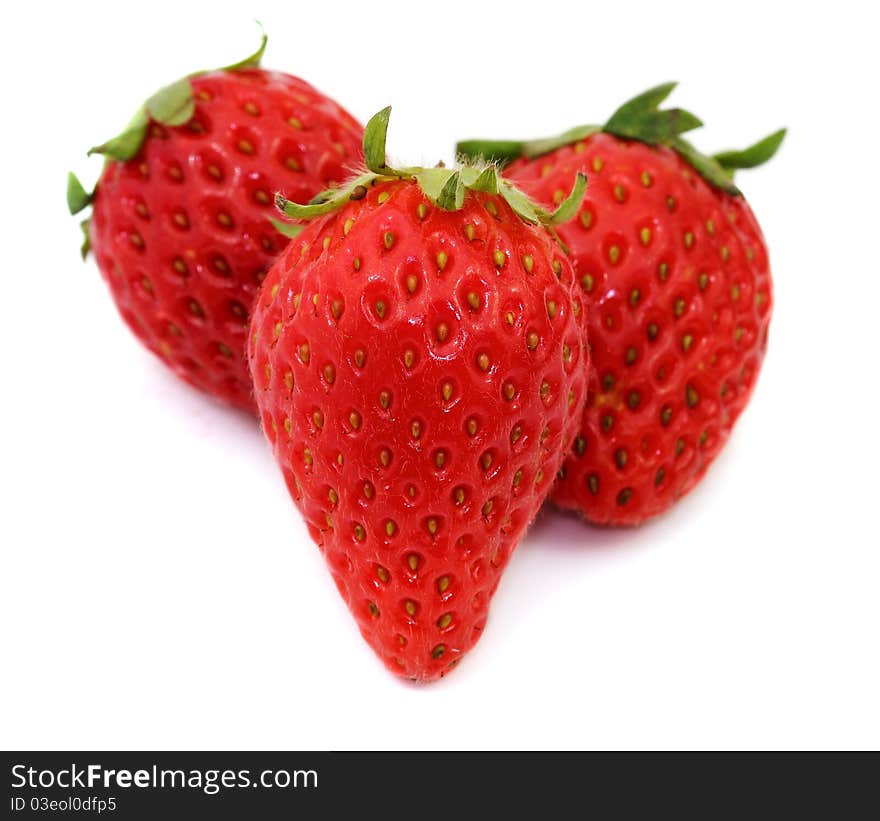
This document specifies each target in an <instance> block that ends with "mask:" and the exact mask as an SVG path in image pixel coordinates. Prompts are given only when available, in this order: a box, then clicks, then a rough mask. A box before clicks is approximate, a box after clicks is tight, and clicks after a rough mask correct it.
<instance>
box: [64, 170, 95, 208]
mask: <svg viewBox="0 0 880 821" xmlns="http://www.w3.org/2000/svg"><path fill="white" fill-rule="evenodd" d="M94 195H95V192H94V191H92V192H88V191H86V189H85V188H83V184H82V183H81V182H80V181H79V179H78V178H77V176H76V174H74V173H73V172H72V171H68V172H67V210H68V211H70V213H71V214H78V213H79V212H80V211H82V210H83V209H84V208H88V207H89V206H90V205H91V204H92V199H93V198H94Z"/></svg>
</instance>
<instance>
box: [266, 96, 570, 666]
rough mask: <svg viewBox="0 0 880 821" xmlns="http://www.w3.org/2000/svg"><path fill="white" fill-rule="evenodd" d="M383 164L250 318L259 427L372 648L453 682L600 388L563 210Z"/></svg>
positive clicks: (373, 158) (299, 250)
mask: <svg viewBox="0 0 880 821" xmlns="http://www.w3.org/2000/svg"><path fill="white" fill-rule="evenodd" d="M388 114H389V109H386V110H384V111H382V112H380V113H379V114H378V115H376V117H374V118H373V119H372V120H371V121H370V123H369V124H368V125H367V128H366V132H365V136H364V154H365V157H366V161H367V168H368V169H369V170H368V171H367V173H365V174H364V175H362V176H360V177H357V178H356V179H354V180H352V181H350V182H349V183H348V184H347V185H345V186H344V187H343V188H341V189H335V190H331V191H329V192H327V193H326V194H325V195H324V196H323V197H320V196H319V197H318V198H316V200H315V201H313V203H312V204H310V205H308V206H298V205H295V204H293V203H290V202H287V201H285V200H284V199H283V198H280V199H279V206H280V207H282V208H283V209H284V210H285V212H286V213H287V214H288V215H290V216H294V217H298V218H313V221H311V222H310V223H309V224H308V226H307V227H306V228H305V230H303V232H302V233H301V234H300V236H299V237H298V238H297V239H296V240H294V241H293V242H291V244H290V246H289V247H288V249H287V251H286V252H285V253H284V254H283V255H282V256H281V257H280V258H279V260H278V262H277V263H276V264H275V265H274V266H273V267H272V269H271V270H270V271H269V275H268V277H267V278H266V281H265V283H264V284H263V287H262V289H261V293H260V296H259V298H258V300H257V303H256V306H255V309H254V316H253V319H252V321H251V333H252V341H251V343H250V346H249V357H250V363H251V371H252V374H253V378H254V390H255V395H256V401H257V405H258V406H259V410H260V414H261V417H262V423H263V428H264V430H265V433H266V435H267V437H268V439H269V441H270V442H271V444H272V446H273V448H274V452H275V456H276V458H277V460H278V462H279V463H280V465H281V469H282V472H283V475H284V478H285V479H286V482H287V486H288V488H289V490H290V493H291V495H292V497H293V499H294V501H295V502H296V504H297V506H298V507H299V509H300V511H301V512H302V513H303V516H304V517H305V520H306V522H307V524H308V528H309V531H310V533H311V535H312V537H313V539H314V540H315V541H316V542H317V543H318V545H319V546H320V548H321V550H322V551H323V553H324V555H325V557H326V560H327V563H328V565H329V567H330V570H331V573H332V574H333V577H334V579H335V581H336V584H337V587H338V588H339V591H340V593H341V594H342V596H343V598H344V599H345V601H346V602H347V604H348V606H349V608H350V609H351V611H352V613H353V614H354V617H355V619H356V620H357V623H358V625H359V627H360V629H361V632H362V634H363V635H364V637H365V639H366V640H367V642H368V643H369V644H370V646H371V647H372V648H373V649H374V651H375V652H376V653H377V654H378V655H379V657H380V658H381V659H382V661H383V662H384V663H385V664H386V665H387V666H388V667H389V669H391V670H392V671H393V672H395V673H398V674H399V675H401V676H405V677H409V678H412V679H418V680H431V679H434V678H437V677H439V676H442V675H443V674H444V673H445V672H446V671H447V670H449V669H450V668H451V667H452V666H453V665H454V664H456V662H458V660H459V659H460V658H461V656H462V655H463V654H464V653H465V652H467V651H468V650H469V649H470V648H471V647H472V646H473V645H474V643H475V642H476V641H477V639H478V638H479V637H480V634H481V633H482V631H483V627H484V625H485V623H486V616H487V610H488V607H489V600H490V599H491V597H492V594H493V593H494V591H495V588H496V586H497V584H498V581H499V578H500V576H501V573H502V571H503V570H504V567H505V565H506V563H507V561H508V559H509V558H510V554H511V551H512V550H513V548H514V546H515V545H516V543H517V541H518V540H519V538H520V536H521V535H522V534H523V531H524V530H525V528H526V527H527V525H528V524H529V522H530V521H531V520H532V518H533V517H534V516H535V514H536V513H537V511H538V509H539V507H540V505H541V503H542V500H543V499H544V497H545V495H546V494H547V492H548V490H549V488H550V486H551V484H552V482H553V477H554V475H555V473H556V471H557V469H558V468H559V466H560V465H561V463H562V459H563V458H564V455H565V451H566V450H567V446H568V444H569V442H570V441H571V438H572V437H573V436H574V433H575V431H576V429H577V425H578V420H579V418H580V413H581V408H582V404H583V400H584V398H585V395H586V379H585V369H584V368H583V361H584V357H585V356H586V351H585V349H584V348H583V343H582V341H581V340H582V328H581V327H579V326H580V319H581V318H582V316H583V311H582V309H581V304H580V298H579V296H578V295H577V294H576V293H573V292H574V291H576V286H575V285H574V281H573V272H572V268H571V265H570V263H569V262H568V260H567V259H566V257H565V254H564V253H563V252H562V250H561V249H560V248H559V246H557V245H556V243H555V242H554V240H553V238H552V237H551V236H550V234H549V233H548V232H547V231H545V230H544V229H543V228H541V227H540V226H539V225H537V224H536V223H538V222H542V223H550V224H552V223H557V222H559V221H561V220H562V219H564V218H566V217H570V216H572V215H573V214H574V211H575V209H576V206H577V202H578V200H579V198H580V197H581V196H582V195H583V185H584V184H585V180H584V179H583V177H580V176H579V177H578V178H577V182H576V185H575V190H574V191H573V192H572V194H571V196H570V197H569V198H568V199H566V200H565V202H563V204H562V205H561V206H560V208H559V209H558V210H557V212H556V213H555V214H554V215H550V214H547V213H546V212H543V211H541V210H539V209H535V208H534V207H533V206H532V204H531V203H530V202H529V201H528V200H527V199H526V198H525V197H523V195H522V194H520V193H519V192H518V191H517V190H516V189H515V188H514V187H513V186H512V185H511V184H510V183H509V182H507V181H502V180H499V179H498V177H497V175H496V173H495V168H494V167H493V166H488V167H486V168H485V169H478V168H474V167H464V168H461V169H459V170H452V169H446V168H434V169H420V168H406V169H402V170H397V169H394V168H391V167H390V166H388V165H387V164H386V161H385V130H386V128H387V122H388Z"/></svg>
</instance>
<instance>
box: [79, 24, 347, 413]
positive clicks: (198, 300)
mask: <svg viewBox="0 0 880 821" xmlns="http://www.w3.org/2000/svg"><path fill="white" fill-rule="evenodd" d="M265 45H266V38H265V37H264V38H263V42H262V43H261V46H260V49H259V50H258V51H257V53H256V54H254V55H252V56H251V57H249V58H247V59H246V60H244V61H242V62H240V63H237V64H235V65H233V66H230V67H228V68H225V69H221V70H219V71H212V72H207V73H199V74H195V75H192V76H191V77H188V78H185V79H183V80H180V81H178V82H176V83H174V84H172V85H170V86H168V87H166V88H164V89H162V90H161V91H160V92H159V93H157V94H156V95H154V96H153V97H152V98H150V100H148V101H147V103H146V104H145V105H144V107H143V108H142V109H140V110H139V111H138V113H137V115H136V116H135V118H134V120H133V121H132V122H131V123H130V124H129V125H128V126H127V127H126V129H125V130H124V131H123V132H122V134H120V135H119V136H118V137H116V138H114V139H112V140H110V141H108V142H107V143H105V144H104V145H102V146H98V147H96V148H94V149H92V151H91V152H90V153H99V154H103V155H104V156H105V157H106V162H105V165H104V169H103V172H102V174H101V177H100V180H99V181H98V184H97V186H96V187H95V190H94V191H93V192H92V193H91V194H88V193H86V191H85V190H84V189H83V187H82V185H81V184H80V183H79V182H78V181H77V180H76V178H75V177H73V176H72V175H71V176H70V178H69V181H68V203H69V205H70V210H71V212H72V213H76V212H78V211H80V210H82V209H84V208H85V207H86V206H88V205H90V204H91V205H92V206H93V212H92V216H91V218H90V219H89V220H86V221H85V222H84V230H85V231H86V244H85V246H84V248H83V252H84V253H85V252H86V251H88V250H89V248H91V250H93V251H94V254H95V259H96V261H97V264H98V268H99V269H100V271H101V274H102V276H103V277H104V279H105V280H106V282H107V284H108V286H109V288H110V291H111V294H112V296H113V299H114V301H115V302H116V305H117V308H118V309H119V312H120V314H121V315H122V318H123V319H124V320H125V322H126V324H127V325H128V326H129V327H130V328H131V330H132V331H133V332H134V334H135V335H136V336H137V337H138V338H139V339H140V340H141V342H143V344H144V345H146V347H147V348H149V349H150V350H151V351H152V352H153V353H154V354H156V355H157V356H159V357H160V358H161V359H162V361H163V362H165V364H167V365H168V366H169V367H170V368H172V369H173V370H174V372H175V373H177V375H178V376H180V377H181V378H182V379H184V380H186V381H187V382H189V383H190V384H192V385H195V386H196V387H198V388H201V389H202V390H204V391H207V392H208V393H211V394H214V395H215V396H218V397H220V398H221V399H224V400H226V401H228V402H230V403H232V404H234V405H238V406H240V407H242V408H246V409H249V410H251V409H253V398H252V395H251V393H252V391H251V385H250V377H249V374H248V372H247V362H246V356H245V340H246V333H247V322H248V317H249V315H250V310H251V304H252V302H253V299H254V296H255V294H256V291H257V289H258V287H259V284H260V282H261V280H262V278H263V277H264V276H265V274H266V271H267V270H268V269H269V267H270V266H271V265H272V263H273V262H274V261H275V259H276V258H277V256H278V254H279V253H280V252H281V251H282V250H283V248H284V247H285V245H286V244H287V242H288V238H287V236H285V234H284V233H283V232H282V231H280V230H279V228H278V225H277V224H276V222H277V221H275V220H274V219H273V218H274V216H275V212H274V208H273V198H274V195H275V192H276V191H279V190H280V191H283V192H285V193H286V194H287V195H288V196H291V197H294V198H297V199H308V198H310V197H311V196H313V195H314V194H316V193H317V192H318V191H320V190H322V189H323V188H325V187H326V186H327V185H329V184H331V183H334V182H340V181H341V180H342V179H344V178H345V177H346V176H347V175H348V173H349V169H350V168H351V167H353V166H355V165H357V163H358V162H360V140H361V137H362V129H361V127H360V125H359V124H358V123H357V122H356V121H355V120H354V119H353V118H352V117H351V116H349V114H348V113H347V112H345V111H344V110H343V109H342V108H341V107H340V106H339V105H338V104H337V103H335V102H334V101H333V100H331V99H329V98H328V97H325V96H324V95H322V94H320V93H319V92H318V91H316V90H315V89H314V88H312V87H311V86H310V85H308V84H307V83H306V82H304V81H303V80H300V79H298V78H296V77H292V76H290V75H287V74H281V73H278V72H272V71H266V70H263V69H260V68H259V67H258V65H259V61H260V58H261V56H262V52H263V49H264V48H265Z"/></svg>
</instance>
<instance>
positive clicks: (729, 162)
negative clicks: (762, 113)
mask: <svg viewBox="0 0 880 821" xmlns="http://www.w3.org/2000/svg"><path fill="white" fill-rule="evenodd" d="M675 87H676V83H663V84H662V85H659V86H655V87H654V88H651V89H648V90H647V91H645V92H642V93H641V94H639V95H637V96H636V97H633V98H632V99H631V100H628V101H627V102H625V103H624V104H623V105H622V106H620V107H619V108H618V109H617V111H615V112H614V114H612V115H611V117H610V118H609V119H608V122H607V123H605V125H604V126H597V125H582V126H577V127H576V128H572V129H570V130H568V131H566V132H564V133H563V134H560V135H558V136H556V137H550V138H547V139H539V140H463V141H461V142H459V143H458V144H457V146H456V153H457V154H458V155H459V157H461V158H462V160H465V161H467V160H474V159H479V158H482V159H485V160H494V161H496V162H500V163H508V162H511V161H513V160H515V159H518V158H520V157H525V158H528V159H534V158H535V157H540V156H542V155H544V154H548V153H550V152H551V151H555V150H556V149H557V148H561V147H563V146H566V145H571V144H573V143H576V142H579V141H580V140H584V139H586V138H587V137H589V136H591V135H593V134H596V133H599V132H605V133H607V134H613V135H614V136H616V137H619V138H621V139H627V140H638V141H639V142H643V143H647V144H648V145H666V146H669V147H670V148H672V149H673V150H674V151H676V152H677V153H678V154H679V155H680V156H681V157H683V158H684V159H685V160H687V162H689V163H690V164H691V165H692V166H693V167H694V169H695V170H696V171H697V172H698V173H699V174H700V176H702V177H703V178H704V179H705V180H706V181H707V182H709V183H710V184H712V185H714V186H716V187H718V188H720V189H722V190H723V191H726V192H728V193H729V194H733V195H735V196H739V195H740V194H741V192H740V190H739V189H738V188H737V187H736V186H735V185H734V184H733V172H734V171H736V170H737V169H740V168H754V167H755V166H758V165H761V164H762V163H765V162H767V160H769V159H770V158H771V157H772V156H773V155H774V154H775V153H776V151H777V149H778V148H779V146H780V144H781V143H782V140H783V138H784V137H785V133H786V132H785V129H784V128H783V129H780V130H779V131H775V132H774V133H773V134H771V135H769V136H768V137H765V138H764V139H763V140H760V141H759V142H757V143H755V144H754V145H752V146H750V147H749V148H746V149H744V150H743V151H724V152H721V153H720V154H716V155H715V156H708V155H706V154H703V153H702V152H700V151H698V150H697V149H696V148H695V147H694V146H693V145H691V143H689V142H687V141H686V140H685V139H683V138H682V136H681V135H682V134H686V133H687V132H689V131H692V130H693V129H695V128H699V127H700V126H701V125H702V122H701V121H700V119H699V118H698V117H696V116H695V115H693V114H692V113H691V112H689V111H686V110H684V109H681V108H672V109H661V108H660V105H661V104H662V103H663V101H664V100H665V99H666V98H667V97H668V96H669V95H670V93H671V92H672V90H673V89H674V88H675Z"/></svg>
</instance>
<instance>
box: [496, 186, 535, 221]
mask: <svg viewBox="0 0 880 821" xmlns="http://www.w3.org/2000/svg"><path fill="white" fill-rule="evenodd" d="M501 196H502V197H503V198H504V201H505V202H506V203H507V204H508V205H509V206H510V207H511V208H512V209H513V210H514V211H515V212H516V214H517V215H518V216H519V218H520V219H522V220H525V221H526V222H531V223H532V224H533V225H537V224H538V223H540V222H541V214H542V211H541V209H540V208H538V206H537V205H535V203H533V202H532V201H531V200H530V199H529V197H528V196H527V195H526V194H524V193H523V192H522V191H520V190H519V188H516V187H515V186H513V185H502V186H501Z"/></svg>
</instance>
